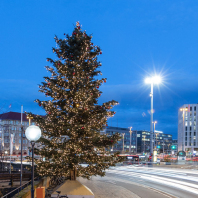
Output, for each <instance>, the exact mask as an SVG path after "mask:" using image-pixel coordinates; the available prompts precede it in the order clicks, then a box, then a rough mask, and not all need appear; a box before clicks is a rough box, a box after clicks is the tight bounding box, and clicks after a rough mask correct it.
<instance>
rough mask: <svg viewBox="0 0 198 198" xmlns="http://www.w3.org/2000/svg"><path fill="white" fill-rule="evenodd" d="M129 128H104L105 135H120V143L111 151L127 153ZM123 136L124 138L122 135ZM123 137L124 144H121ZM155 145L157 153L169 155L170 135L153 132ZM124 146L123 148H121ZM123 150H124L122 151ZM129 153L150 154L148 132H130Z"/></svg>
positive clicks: (170, 148)
mask: <svg viewBox="0 0 198 198" xmlns="http://www.w3.org/2000/svg"><path fill="white" fill-rule="evenodd" d="M129 130H130V129H129V128H120V127H106V129H105V133H106V134H109V135H113V134H115V133H119V134H120V135H121V139H120V141H118V143H117V144H116V145H114V146H113V147H112V148H109V150H111V151H119V152H123V151H124V152H125V153H128V152H129V147H130V133H129ZM122 134H124V136H123V135H122ZM123 137H124V144H123ZM155 145H156V149H157V151H158V153H163V152H164V153H167V154H171V150H172V147H171V146H172V135H171V134H164V133H163V132H161V131H155ZM123 146H124V147H123ZM123 148H124V149H123ZM131 153H133V154H148V153H150V131H146V130H132V134H131Z"/></svg>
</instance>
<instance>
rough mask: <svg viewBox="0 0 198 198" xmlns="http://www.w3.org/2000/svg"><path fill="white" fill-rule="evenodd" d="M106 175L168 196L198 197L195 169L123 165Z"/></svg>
mask: <svg viewBox="0 0 198 198" xmlns="http://www.w3.org/2000/svg"><path fill="white" fill-rule="evenodd" d="M106 175H107V177H111V179H112V180H114V181H115V182H116V181H117V182H118V181H119V182H122V183H130V181H131V182H133V184H134V183H136V184H138V185H142V186H144V187H149V188H152V189H156V190H159V191H161V192H164V193H167V194H169V195H170V197H171V196H175V197H181V198H194V197H198V172H196V171H195V170H185V169H182V170H180V169H170V168H155V167H153V168H150V167H135V166H125V167H115V168H111V169H110V170H108V171H107V174H106ZM123 185H124V184H123ZM135 193H137V194H138V192H135ZM145 197H146V196H145Z"/></svg>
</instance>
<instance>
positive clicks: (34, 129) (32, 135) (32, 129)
mask: <svg viewBox="0 0 198 198" xmlns="http://www.w3.org/2000/svg"><path fill="white" fill-rule="evenodd" d="M25 136H26V138H27V139H28V140H29V141H30V142H31V144H32V187H31V198H34V145H35V142H36V141H37V140H38V139H39V138H40V137H41V129H40V128H39V127H38V126H35V125H31V126H29V127H28V128H27V129H26V130H25Z"/></svg>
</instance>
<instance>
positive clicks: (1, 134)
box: [0, 112, 29, 155]
mask: <svg viewBox="0 0 198 198" xmlns="http://www.w3.org/2000/svg"><path fill="white" fill-rule="evenodd" d="M22 116H23V122H22V125H23V130H24V131H25V129H26V128H27V127H28V126H29V121H28V119H27V117H26V115H25V114H22ZM11 134H13V135H14V139H13V155H20V154H21V113H17V112H7V113H3V114H0V151H1V153H3V154H4V155H9V154H10V137H11ZM22 140H23V142H22V145H23V148H22V150H23V155H27V154H28V147H29V141H28V140H27V139H26V137H25V134H24V132H23V138H22Z"/></svg>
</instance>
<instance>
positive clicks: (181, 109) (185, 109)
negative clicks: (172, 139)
mask: <svg viewBox="0 0 198 198" xmlns="http://www.w3.org/2000/svg"><path fill="white" fill-rule="evenodd" d="M180 111H183V130H182V135H181V137H182V141H181V143H182V151H184V140H183V139H184V135H183V134H184V131H185V130H184V112H185V111H188V109H187V108H180Z"/></svg>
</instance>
